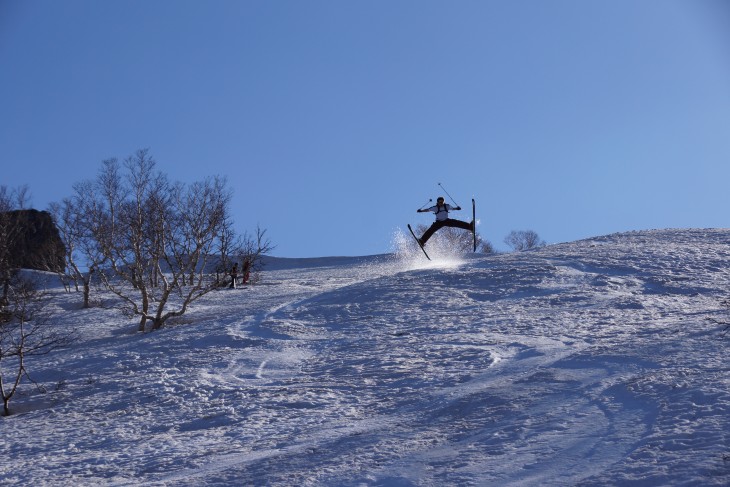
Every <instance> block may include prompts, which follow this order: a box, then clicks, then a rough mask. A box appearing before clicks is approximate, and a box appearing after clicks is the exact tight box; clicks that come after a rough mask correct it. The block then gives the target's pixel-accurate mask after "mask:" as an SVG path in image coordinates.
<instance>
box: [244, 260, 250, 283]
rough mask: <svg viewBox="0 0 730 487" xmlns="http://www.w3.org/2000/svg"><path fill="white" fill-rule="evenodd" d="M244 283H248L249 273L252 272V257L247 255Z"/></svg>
mask: <svg viewBox="0 0 730 487" xmlns="http://www.w3.org/2000/svg"><path fill="white" fill-rule="evenodd" d="M242 271H243V283H244V284H247V283H248V278H249V275H250V274H251V258H250V257H246V258H244V259H243V269H242Z"/></svg>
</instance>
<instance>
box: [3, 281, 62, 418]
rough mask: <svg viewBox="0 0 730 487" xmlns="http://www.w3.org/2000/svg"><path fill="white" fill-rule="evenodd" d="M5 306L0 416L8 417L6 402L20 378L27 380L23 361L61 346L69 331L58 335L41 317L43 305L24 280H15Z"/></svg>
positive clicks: (18, 384)
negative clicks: (1, 409) (1, 412)
mask: <svg viewBox="0 0 730 487" xmlns="http://www.w3.org/2000/svg"><path fill="white" fill-rule="evenodd" d="M9 289H10V292H9V294H8V304H7V306H5V308H4V309H3V312H2V314H0V396H2V400H3V415H4V416H8V415H10V407H9V403H10V400H11V399H12V398H13V396H14V395H15V393H16V392H17V390H18V388H19V386H20V384H21V381H22V380H23V378H24V377H25V378H28V379H29V380H30V376H29V373H28V367H27V360H28V358H29V357H31V356H34V355H43V354H46V353H49V352H50V351H52V350H54V349H56V348H59V347H62V346H65V345H67V344H68V343H70V342H71V340H72V338H73V332H72V331H67V330H63V331H59V330H58V329H57V328H56V327H54V326H53V325H51V324H50V322H49V320H48V319H47V317H46V316H45V315H44V313H43V307H44V304H45V303H46V302H47V300H46V297H45V296H44V295H43V293H40V292H38V291H36V289H35V286H33V284H32V282H31V281H30V280H28V279H21V278H19V277H17V276H16V277H15V278H14V279H13V280H12V282H11V283H10V286H9Z"/></svg>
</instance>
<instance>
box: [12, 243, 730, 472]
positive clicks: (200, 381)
mask: <svg viewBox="0 0 730 487" xmlns="http://www.w3.org/2000/svg"><path fill="white" fill-rule="evenodd" d="M418 253H420V251H418ZM310 264H314V265H310ZM272 267H273V268H272V269H271V270H269V271H266V272H265V273H264V276H263V281H262V282H261V283H260V284H257V285H256V286H253V287H250V288H247V289H240V290H225V291H221V292H217V293H214V294H212V295H209V296H208V297H207V298H206V299H205V300H204V301H201V302H198V303H197V305H196V306H194V309H193V310H192V311H191V312H190V313H189V314H188V315H186V316H185V317H184V318H183V319H182V320H180V321H179V322H178V323H177V324H176V325H174V326H170V327H168V328H166V329H163V330H161V331H158V332H154V333H150V334H145V335H141V334H135V333H133V330H134V328H135V325H134V323H132V322H130V321H129V320H127V319H125V318H123V317H122V316H121V315H119V314H118V312H116V311H114V310H104V309H100V308H96V309H91V310H79V309H78V306H77V303H78V302H79V300H80V297H79V296H77V295H68V294H63V293H60V292H59V293H58V296H57V297H56V298H55V299H56V306H57V312H56V319H57V320H58V321H59V322H61V323H63V324H65V325H66V326H69V327H78V329H79V330H80V332H81V335H82V339H81V340H80V341H79V342H77V343H76V344H75V345H73V346H72V347H70V348H68V349H66V350H60V351H57V352H54V353H53V354H51V355H48V356H45V357H41V358H38V359H36V360H35V361H34V362H33V363H31V364H29V368H30V371H31V373H32V374H33V378H34V379H36V380H37V381H39V382H40V383H41V384H42V385H43V386H44V387H45V388H46V390H47V392H46V393H41V392H39V391H38V390H37V389H35V388H33V387H29V386H26V387H25V388H24V393H23V395H22V396H19V397H17V398H16V399H15V400H14V402H13V403H11V405H12V406H13V407H14V409H15V411H16V414H15V415H14V416H11V417H9V418H0V431H1V432H2V442H1V443H0V454H2V457H3V459H4V461H3V462H2V464H0V481H1V482H2V483H3V484H5V485H9V484H13V483H17V484H19V485H35V486H37V485H70V484H81V485H91V484H101V485H137V484H144V485H165V486H178V485H179V486H182V485H298V486H301V485H427V486H437V485H438V486H440V485H499V486H504V485H582V486H603V485H728V483H730V444H729V436H730V378H729V374H728V362H727V355H728V353H727V352H728V348H729V345H730V336H728V335H723V330H724V326H723V325H718V324H715V323H713V322H711V321H709V320H708V318H715V319H718V320H723V319H728V320H730V315H729V314H728V310H727V308H726V307H724V306H723V305H722V304H721V301H722V300H723V299H724V298H725V297H726V296H727V295H728V289H730V271H729V270H728V269H729V268H730V231H729V230H664V231H646V232H635V233H628V234H618V235H611V236H607V237H601V238H594V239H590V240H584V241H580V242H574V243H567V244H560V245H554V246H550V247H546V248H543V249H541V250H538V251H530V252H523V253H514V254H503V255H494V256H481V255H468V256H464V257H461V258H453V257H452V258H449V259H445V258H440V259H437V260H436V261H435V262H433V263H427V262H425V261H424V260H422V255H418V254H416V253H414V254H412V255H411V256H404V255H402V254H400V255H392V256H375V257H370V258H352V259H348V258H338V259H333V260H331V261H330V262H327V261H326V259H317V260H315V261H309V260H306V259H305V260H300V261H297V262H294V261H289V262H288V263H287V262H285V261H282V260H280V261H278V262H277V265H275V266H272Z"/></svg>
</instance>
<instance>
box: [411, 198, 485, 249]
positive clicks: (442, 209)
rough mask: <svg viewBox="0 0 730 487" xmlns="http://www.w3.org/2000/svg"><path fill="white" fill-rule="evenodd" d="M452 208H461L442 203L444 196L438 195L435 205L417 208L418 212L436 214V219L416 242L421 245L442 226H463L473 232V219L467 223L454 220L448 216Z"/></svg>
mask: <svg viewBox="0 0 730 487" xmlns="http://www.w3.org/2000/svg"><path fill="white" fill-rule="evenodd" d="M451 210H454V211H458V210H461V207H460V206H451V205H449V204H446V203H444V197H443V196H439V197H438V198H437V199H436V205H435V206H432V207H431V208H426V209H421V208H419V209H418V210H416V212H418V213H427V212H433V213H435V214H436V221H435V222H433V224H432V225H431V226H430V227H429V228H428V230H426V231H425V232H424V234H423V236H421V238H419V239H418V243H419V244H421V247H423V246H424V245H426V242H427V241H428V239H429V238H431V235H433V234H434V233H435V232H436V231H437V230H438V229H440V228H442V227H455V228H463V229H464V230H469V231H470V232H472V233H473V232H474V220H472V221H471V223H467V222H465V221H461V220H455V219H453V218H449V211H451Z"/></svg>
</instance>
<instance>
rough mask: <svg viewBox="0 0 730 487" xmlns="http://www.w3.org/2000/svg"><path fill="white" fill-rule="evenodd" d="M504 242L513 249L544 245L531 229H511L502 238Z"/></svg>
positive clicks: (533, 247)
mask: <svg viewBox="0 0 730 487" xmlns="http://www.w3.org/2000/svg"><path fill="white" fill-rule="evenodd" d="M504 243H506V244H507V245H509V246H510V247H511V248H512V250H515V251H522V250H530V249H536V248H538V247H544V246H545V241H544V240H542V239H541V238H540V236H539V235H538V234H537V233H536V232H534V231H533V230H512V231H511V232H510V233H509V234H508V235H507V236H506V237H505V238H504Z"/></svg>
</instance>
